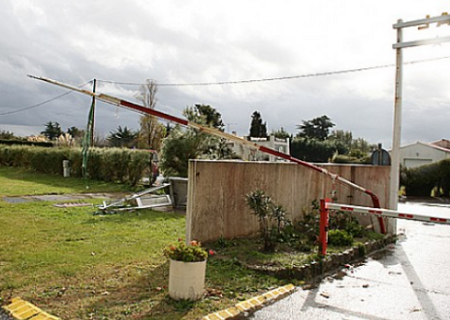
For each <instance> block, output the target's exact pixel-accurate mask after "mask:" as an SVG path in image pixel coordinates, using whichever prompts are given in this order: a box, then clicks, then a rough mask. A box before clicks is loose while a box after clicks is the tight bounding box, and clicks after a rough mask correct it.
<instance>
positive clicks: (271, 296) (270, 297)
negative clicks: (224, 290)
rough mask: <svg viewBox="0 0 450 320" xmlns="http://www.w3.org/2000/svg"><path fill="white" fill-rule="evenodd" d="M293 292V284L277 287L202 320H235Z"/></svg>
mask: <svg viewBox="0 0 450 320" xmlns="http://www.w3.org/2000/svg"><path fill="white" fill-rule="evenodd" d="M294 290H295V286H294V285H293V284H288V285H286V286H284V287H279V288H277V289H274V290H271V291H269V292H266V293H264V294H262V295H259V296H257V297H254V298H251V299H248V300H245V301H242V302H239V303H237V304H236V305H235V306H233V307H231V308H228V309H225V310H222V311H217V312H214V313H211V314H209V315H207V316H204V317H203V318H202V320H225V319H227V320H230V319H236V318H237V317H240V316H245V315H246V314H247V313H252V312H255V311H256V310H258V309H260V308H262V307H263V306H265V305H267V304H270V303H272V302H275V301H276V300H278V299H281V298H282V297H284V296H286V295H288V294H290V293H291V292H293V291H294Z"/></svg>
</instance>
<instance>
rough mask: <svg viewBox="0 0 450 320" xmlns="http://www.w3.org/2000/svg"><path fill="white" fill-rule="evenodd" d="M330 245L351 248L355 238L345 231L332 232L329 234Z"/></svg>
mask: <svg viewBox="0 0 450 320" xmlns="http://www.w3.org/2000/svg"><path fill="white" fill-rule="evenodd" d="M328 244H329V245H334V246H337V247H345V246H351V245H352V244H353V237H352V235H351V234H349V233H348V232H347V231H345V230H330V231H329V232H328Z"/></svg>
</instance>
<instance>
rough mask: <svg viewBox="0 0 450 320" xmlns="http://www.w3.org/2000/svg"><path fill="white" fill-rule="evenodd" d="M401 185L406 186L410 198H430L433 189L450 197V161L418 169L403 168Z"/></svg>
mask: <svg viewBox="0 0 450 320" xmlns="http://www.w3.org/2000/svg"><path fill="white" fill-rule="evenodd" d="M400 183H401V184H402V185H404V186H405V188H406V195H408V196H421V197H429V196H430V194H431V191H432V189H433V188H437V190H440V191H441V192H442V195H445V196H449V192H450V159H446V160H442V161H439V162H436V163H432V164H428V165H424V166H420V167H416V168H403V169H402V171H401V180H400Z"/></svg>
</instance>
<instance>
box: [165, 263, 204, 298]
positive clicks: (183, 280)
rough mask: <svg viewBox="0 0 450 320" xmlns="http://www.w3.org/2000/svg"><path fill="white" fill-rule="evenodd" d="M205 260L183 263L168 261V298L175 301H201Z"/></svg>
mask: <svg viewBox="0 0 450 320" xmlns="http://www.w3.org/2000/svg"><path fill="white" fill-rule="evenodd" d="M205 272H206V260H205V261H200V262H183V261H176V260H170V270H169V296H170V297H171V298H172V299H175V300H181V299H187V300H198V299H201V297H202V296H203V293H204V291H205Z"/></svg>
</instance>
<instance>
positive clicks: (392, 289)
mask: <svg viewBox="0 0 450 320" xmlns="http://www.w3.org/2000/svg"><path fill="white" fill-rule="evenodd" d="M399 210H400V211H404V212H417V213H424V214H427V213H429V214H430V215H434V216H443V217H450V207H449V206H445V205H444V206H435V205H430V204H428V205H425V204H410V203H408V204H400V205H399ZM398 229H399V233H403V234H404V235H403V236H401V237H400V241H399V242H398V243H397V244H396V245H391V246H389V248H388V250H387V251H386V252H385V253H384V254H381V255H379V256H377V257H373V258H370V259H368V260H367V262H366V263H365V264H363V265H361V266H358V267H355V268H354V269H345V270H346V275H345V276H343V277H337V278H327V279H325V280H324V281H322V282H321V283H320V285H319V286H318V287H317V288H315V289H311V290H301V289H300V290H298V291H297V292H296V293H294V294H293V295H291V296H289V297H288V298H285V299H283V300H282V301H280V302H278V303H276V304H274V305H272V306H269V307H266V308H265V309H262V310H260V311H258V312H256V313H255V314H254V315H253V316H251V317H250V319H257V320H261V319H271V320H272V319H273V320H276V319H283V320H284V319H373V320H378V319H393V320H394V319H395V320H400V319H405V320H406V319H436V320H444V319H450V303H449V301H450V268H449V266H450V249H449V248H450V226H449V225H439V224H424V223H422V222H415V221H406V220H399V221H398ZM342 275H343V274H342V273H341V274H340V276H342Z"/></svg>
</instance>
